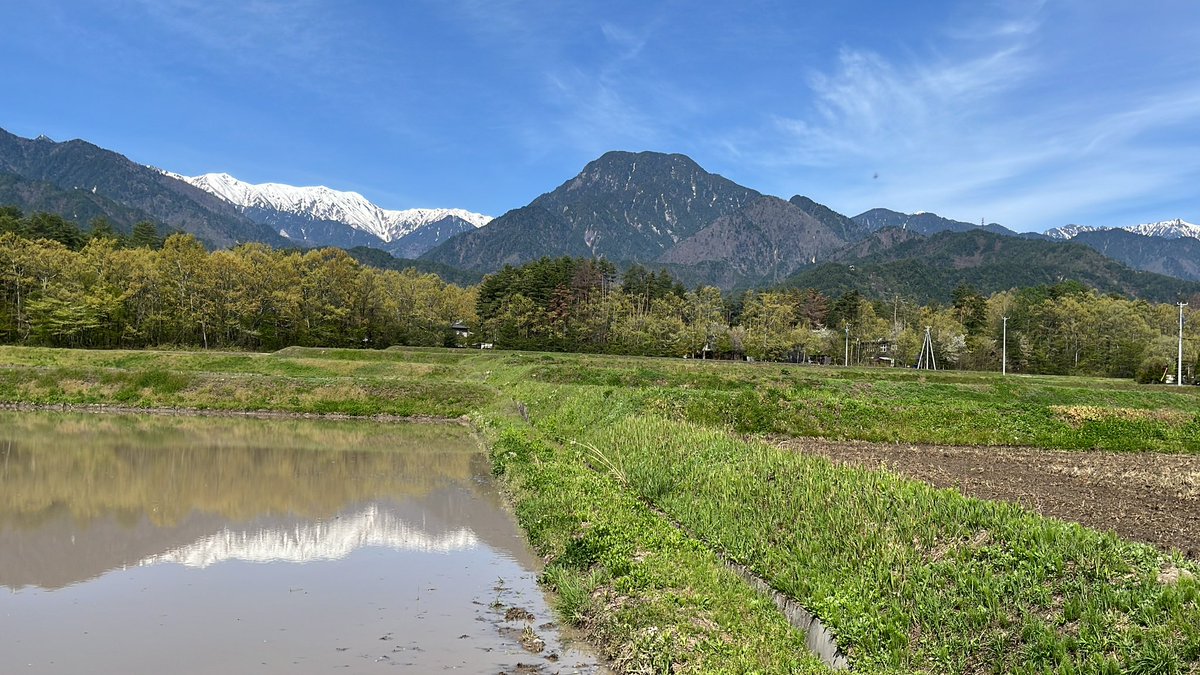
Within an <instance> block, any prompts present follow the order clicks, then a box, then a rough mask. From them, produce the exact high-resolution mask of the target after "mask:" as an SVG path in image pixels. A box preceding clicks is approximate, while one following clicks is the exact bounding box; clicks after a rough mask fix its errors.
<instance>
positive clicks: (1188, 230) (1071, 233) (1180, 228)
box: [1046, 218, 1200, 240]
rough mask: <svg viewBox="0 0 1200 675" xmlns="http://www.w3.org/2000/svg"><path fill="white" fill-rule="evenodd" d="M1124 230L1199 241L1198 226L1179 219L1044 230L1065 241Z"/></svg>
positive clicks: (1166, 237)
mask: <svg viewBox="0 0 1200 675" xmlns="http://www.w3.org/2000/svg"><path fill="white" fill-rule="evenodd" d="M1110 229H1116V230H1125V231H1126V232H1132V233H1134V234H1140V235H1143V236H1146V237H1160V238H1163V239H1181V238H1183V237H1189V238H1192V239H1200V225H1195V224H1193V223H1189V222H1187V221H1185V220H1182V219H1180V218H1176V219H1174V220H1164V221H1161V222H1158V223H1143V224H1141V225H1125V226H1122V227H1116V228H1109V227H1093V226H1089V225H1066V226H1064V227H1056V228H1053V229H1050V230H1046V236H1047V237H1050V238H1051V239H1058V240H1066V239H1074V238H1075V236H1076V235H1078V234H1082V233H1084V232H1102V231H1104V230H1110Z"/></svg>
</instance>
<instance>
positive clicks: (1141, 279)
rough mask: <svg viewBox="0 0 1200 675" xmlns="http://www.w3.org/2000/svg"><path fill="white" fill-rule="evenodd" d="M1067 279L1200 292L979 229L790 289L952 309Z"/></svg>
mask: <svg viewBox="0 0 1200 675" xmlns="http://www.w3.org/2000/svg"><path fill="white" fill-rule="evenodd" d="M1065 280H1074V281H1079V282H1082V283H1084V284H1086V285H1088V286H1091V287H1093V288H1095V289H1097V290H1098V291H1100V292H1102V293H1117V294H1120V295H1125V296H1130V297H1136V298H1145V299H1147V300H1154V301H1160V302H1170V301H1173V300H1174V299H1175V298H1177V297H1180V296H1186V295H1190V294H1192V293H1196V292H1200V283H1197V282H1194V281H1183V280H1180V279H1175V278H1172V277H1167V276H1164V275H1161V274H1154V273H1151V272H1142V271H1138V270H1134V269H1131V268H1129V267H1128V266H1126V265H1124V264H1122V263H1120V262H1117V261H1115V260H1113V259H1111V258H1107V257H1105V256H1103V255H1101V254H1100V253H1098V252H1097V251H1095V250H1094V249H1092V248H1089V247H1087V246H1084V245H1082V244H1074V243H1071V242H1063V243H1055V242H1050V241H1043V240H1037V239H1022V238H1019V237H1008V236H1001V235H998V234H993V233H991V232H984V231H980V230H978V228H976V231H974V232H939V233H937V234H934V235H932V236H930V237H914V238H910V239H908V240H907V241H903V242H900V243H897V244H896V245H894V246H890V247H885V248H882V249H875V250H873V251H870V252H869V253H868V255H866V256H865V257H862V258H859V259H857V260H856V261H854V262H853V263H850V262H842V263H828V264H825V265H819V266H815V267H811V268H808V269H805V270H802V271H800V272H798V273H796V274H794V275H793V276H792V277H790V278H789V279H788V280H787V282H786V284H785V285H787V286H795V287H802V288H815V289H817V290H820V291H821V292H823V293H825V294H827V295H840V294H842V293H846V292H849V291H855V290H856V291H859V292H861V293H863V294H865V295H868V296H870V297H877V298H878V297H891V296H893V295H897V294H898V295H900V296H902V297H907V298H913V299H915V300H916V301H918V302H931V301H939V302H949V301H950V300H951V298H952V295H953V292H954V289H955V288H956V287H957V286H959V285H960V284H963V283H966V284H970V285H972V286H974V287H975V288H976V289H978V290H979V291H980V292H982V293H993V292H996V291H1001V290H1006V289H1009V288H1018V287H1025V286H1038V285H1044V284H1055V283H1058V282H1061V281H1065Z"/></svg>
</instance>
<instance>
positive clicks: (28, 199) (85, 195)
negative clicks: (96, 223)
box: [0, 173, 153, 232]
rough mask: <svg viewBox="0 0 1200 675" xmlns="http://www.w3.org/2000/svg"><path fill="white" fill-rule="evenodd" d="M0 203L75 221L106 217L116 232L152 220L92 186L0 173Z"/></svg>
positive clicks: (147, 215) (85, 221)
mask: <svg viewBox="0 0 1200 675" xmlns="http://www.w3.org/2000/svg"><path fill="white" fill-rule="evenodd" d="M0 205H4V206H15V207H17V208H19V209H21V210H22V211H24V212H26V213H35V212H39V211H40V212H46V213H54V214H57V215H60V216H62V217H63V218H65V219H67V220H69V221H72V222H76V223H84V224H86V223H90V222H92V221H93V220H95V219H97V218H105V219H107V220H108V222H109V223H111V224H112V226H113V228H114V229H115V230H117V231H119V232H128V231H129V230H131V229H132V228H133V225H134V224H135V223H138V222H141V221H145V220H153V218H152V217H151V216H150V214H148V213H146V212H145V211H142V210H141V209H134V208H130V207H128V206H122V205H121V204H118V203H116V202H114V201H113V200H111V199H109V198H108V197H105V196H104V195H102V194H98V193H96V192H92V191H91V190H63V189H62V188H59V187H58V186H56V185H54V184H53V183H49V182H47V181H43V180H30V179H28V178H22V177H21V176H18V175H16V174H8V173H0Z"/></svg>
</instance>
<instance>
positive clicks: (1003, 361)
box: [1000, 316, 1008, 375]
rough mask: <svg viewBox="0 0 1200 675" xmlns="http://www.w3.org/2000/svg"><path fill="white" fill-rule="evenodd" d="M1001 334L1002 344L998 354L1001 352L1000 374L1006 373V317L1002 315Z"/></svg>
mask: <svg viewBox="0 0 1200 675" xmlns="http://www.w3.org/2000/svg"><path fill="white" fill-rule="evenodd" d="M1002 334H1003V336H1004V337H1002V338H1001V342H1002V343H1003V345H1004V346H1003V347H1002V348H1001V350H1000V354H1001V356H1000V374H1001V375H1007V374H1008V317H1007V316H1006V317H1004V329H1003V332H1002Z"/></svg>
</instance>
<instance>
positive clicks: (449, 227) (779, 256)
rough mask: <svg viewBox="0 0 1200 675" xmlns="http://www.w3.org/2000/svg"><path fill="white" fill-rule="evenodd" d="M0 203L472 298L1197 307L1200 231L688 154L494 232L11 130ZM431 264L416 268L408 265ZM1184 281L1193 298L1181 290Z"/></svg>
mask: <svg viewBox="0 0 1200 675" xmlns="http://www.w3.org/2000/svg"><path fill="white" fill-rule="evenodd" d="M0 204H15V205H16V206H18V207H20V208H22V209H24V210H26V211H34V210H47V211H53V212H55V213H59V214H61V215H63V216H65V217H67V218H69V219H71V220H75V221H76V222H82V223H86V222H87V221H89V220H90V219H92V218H95V217H97V216H104V217H106V218H108V219H109V220H110V221H112V222H113V223H114V224H115V225H116V226H117V227H118V229H128V228H129V227H131V226H132V224H133V223H134V222H137V221H138V220H146V219H148V220H152V221H153V222H155V223H158V224H160V225H161V226H162V227H163V228H165V229H176V230H182V231H186V232H191V233H193V234H195V235H196V236H198V237H199V238H200V239H202V240H203V241H205V242H206V243H207V244H209V245H210V246H216V247H226V246H232V245H235V244H237V243H240V242H246V241H259V242H264V243H268V244H271V245H274V246H292V247H294V246H302V247H307V246H338V247H341V248H346V249H349V250H352V251H354V255H355V257H356V258H358V259H359V260H361V261H363V262H365V263H367V264H372V265H375V266H379V267H387V268H394V269H405V268H411V267H415V268H417V269H421V270H434V271H437V272H438V273H439V274H442V275H444V276H446V278H453V279H455V280H458V281H461V282H463V283H467V282H469V281H471V280H474V279H478V278H479V276H480V275H481V274H484V273H488V272H492V271H495V270H498V269H500V268H501V267H503V266H504V265H508V264H513V265H519V264H522V263H525V262H528V261H531V260H535V259H537V258H540V257H543V256H550V257H557V256H564V255H566V256H576V257H604V258H607V259H609V260H612V261H614V262H616V263H617V264H618V265H619V266H627V265H632V264H642V265H646V266H649V267H651V268H655V269H657V268H665V269H668V270H669V271H671V272H672V274H674V275H675V276H676V277H677V278H678V279H680V280H682V281H683V282H684V283H685V284H687V285H689V286H694V285H698V284H714V285H718V286H720V287H722V288H724V289H736V288H750V287H763V286H773V285H781V284H782V285H804V286H811V287H814V288H818V289H821V290H824V291H826V292H831V293H837V292H843V291H845V290H851V289H858V290H860V291H863V292H866V293H869V294H871V295H891V294H893V293H901V294H904V295H907V296H909V297H917V298H921V299H938V300H946V299H948V298H949V294H950V291H952V290H953V287H954V286H956V285H957V284H958V283H960V282H964V281H965V282H969V283H972V284H973V285H975V286H976V288H977V289H978V290H980V291H982V292H991V291H996V290H1003V289H1007V288H1012V287H1015V286H1022V285H1029V284H1040V283H1053V282H1055V281H1059V280H1063V279H1077V280H1079V281H1082V282H1084V283H1087V284H1089V285H1092V286H1094V287H1096V288H1098V289H1100V290H1101V291H1103V292H1114V293H1121V294H1124V295H1132V296H1136V297H1144V298H1148V299H1159V300H1170V299H1174V297H1176V296H1177V295H1179V294H1183V293H1193V292H1200V284H1196V283H1194V282H1196V281H1200V227H1198V226H1196V225H1192V224H1191V223H1186V222H1184V221H1181V220H1176V221H1168V222H1165V223H1154V224H1147V225H1138V226H1131V227H1127V228H1115V229H1101V228H1089V227H1082V226H1077V225H1072V226H1066V227H1063V228H1055V229H1054V230H1050V231H1049V232H1047V233H1046V234H1044V235H1043V234H1035V233H1017V232H1015V231H1013V230H1010V229H1008V228H1006V227H1003V226H1001V225H999V224H996V223H990V224H973V223H967V222H963V221H957V220H951V219H948V218H943V217H941V216H938V215H936V214H933V213H913V214H905V213H900V212H897V211H891V210H888V209H871V210H869V211H866V212H864V213H861V214H859V215H857V216H854V217H852V218H851V217H847V216H845V215H842V214H840V213H837V212H836V211H833V210H832V209H830V208H828V207H826V206H824V205H822V204H820V203H818V202H816V201H814V200H813V199H811V198H809V197H805V196H800V195H796V196H794V197H792V198H791V199H790V200H786V201H785V200H783V199H780V198H778V197H773V196H770V195H763V194H761V193H759V192H758V191H756V190H753V189H751V188H747V187H743V186H741V185H738V184H737V183H734V182H733V181H731V180H729V179H727V178H724V177H723V176H720V175H717V174H713V173H709V172H708V171H705V170H704V169H703V168H701V167H700V166H699V165H698V164H697V163H696V162H694V161H692V160H691V159H690V158H688V157H686V156H684V155H678V154H662V153H655V152H639V153H633V152H609V153H606V154H604V155H603V156H601V157H599V158H598V159H596V160H594V161H592V162H589V163H588V164H587V165H586V166H585V167H584V168H583V170H582V171H581V172H580V173H579V174H578V175H577V176H575V177H573V178H571V179H569V180H567V181H566V182H564V183H563V184H562V185H560V186H558V187H557V188H555V189H554V190H552V191H550V192H547V193H545V194H543V195H541V196H539V197H537V198H536V199H534V200H533V201H532V202H530V203H529V204H528V205H526V206H522V207H520V208H516V209H513V210H511V211H509V212H507V213H505V214H503V215H501V216H500V217H498V218H495V219H491V218H489V217H488V216H485V215H481V214H477V213H471V212H468V211H463V210H460V209H409V210H406V211H392V210H387V209H383V208H381V207H379V206H377V205H375V204H372V203H371V202H370V201H368V200H367V199H366V198H364V197H363V196H362V195H360V194H358V193H355V192H341V191H337V190H332V189H330V188H327V187H320V186H317V187H294V186H290V185H283V184H278V183H264V184H258V185H255V184H250V183H247V182H244V181H240V180H238V179H236V178H234V177H232V176H230V175H228V174H222V173H213V174H205V175H202V176H194V177H188V176H182V175H178V174H173V173H169V172H165V171H161V170H158V169H154V168H151V167H146V166H142V165H139V164H136V163H134V162H131V161H130V160H128V159H126V158H125V157H123V156H121V155H119V154H117V153H114V152H111V151H108V150H104V149H102V148H98V147H96V146H94V145H92V144H90V143H87V142H85V141H78V140H76V141H68V142H65V143H56V142H54V141H51V140H50V139H47V138H44V137H41V138H37V139H32V140H31V139H24V138H20V137H17V136H14V135H12V134H8V133H6V132H3V131H0ZM397 257H399V258H406V259H408V258H419V259H417V260H415V261H406V260H397V259H396V258H397ZM1181 280H1182V281H1181Z"/></svg>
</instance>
